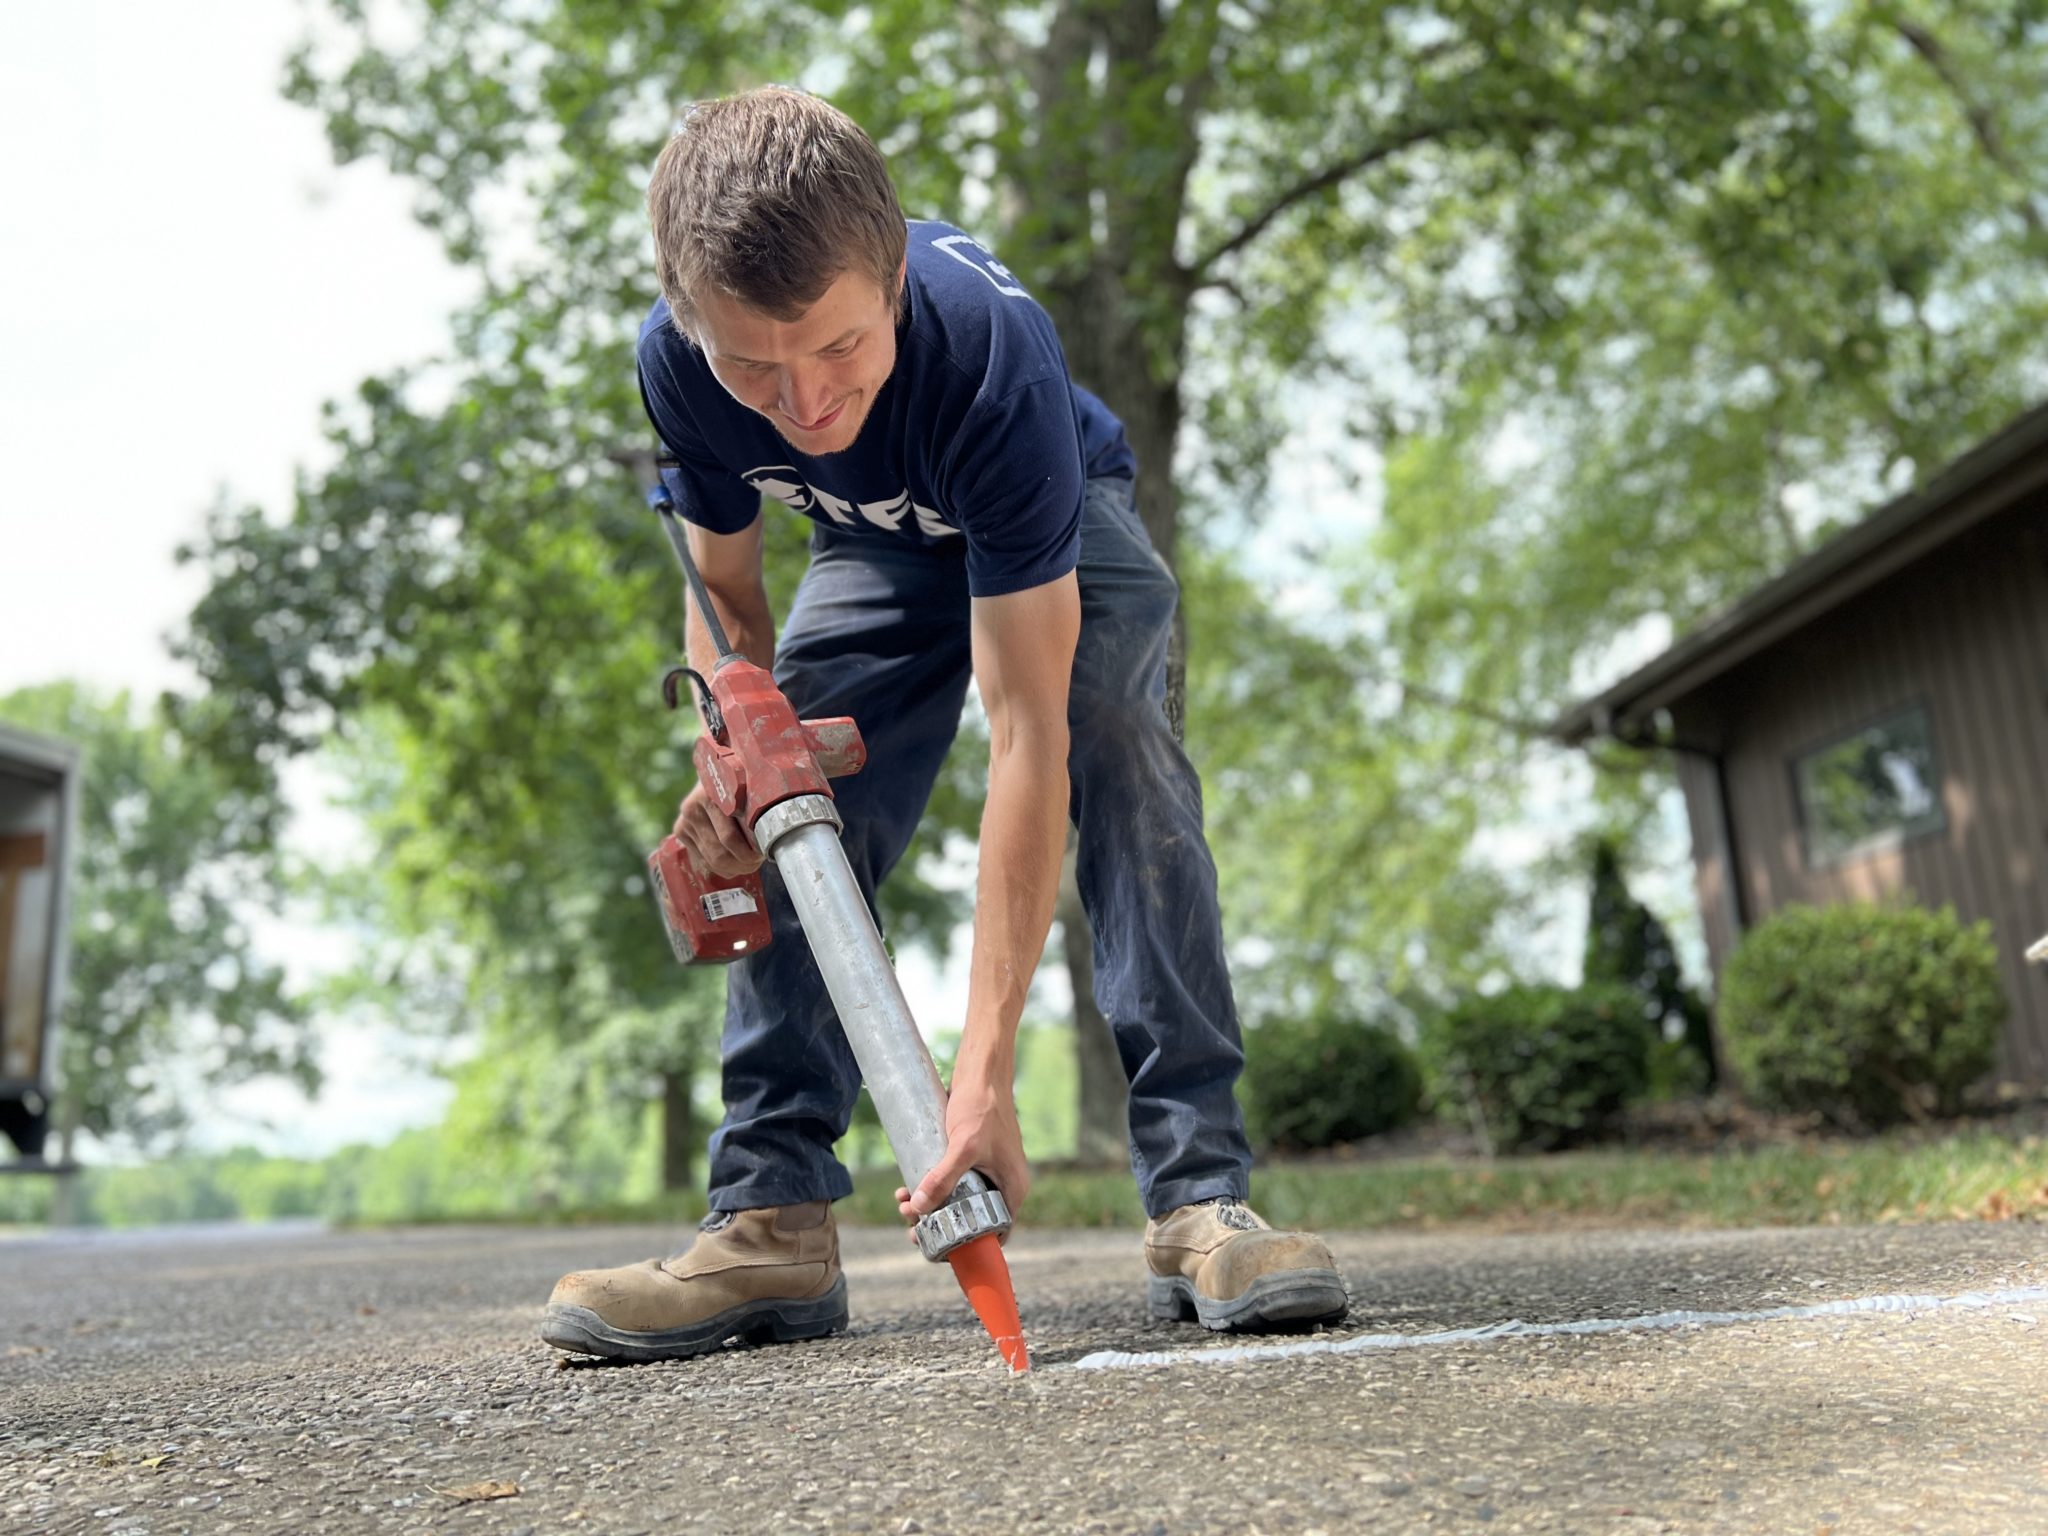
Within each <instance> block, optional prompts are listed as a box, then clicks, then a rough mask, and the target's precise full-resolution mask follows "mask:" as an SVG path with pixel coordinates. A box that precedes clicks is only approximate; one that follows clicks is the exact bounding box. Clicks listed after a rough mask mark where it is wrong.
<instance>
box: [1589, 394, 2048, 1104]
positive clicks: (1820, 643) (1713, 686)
mask: <svg viewBox="0 0 2048 1536" xmlns="http://www.w3.org/2000/svg"><path fill="white" fill-rule="evenodd" d="M1556 729H1557V731H1558V733H1559V735H1560V736H1561V738H1562V739H1564V740H1566V741H1572V742H1581V741H1585V740H1587V739H1589V738H1591V737H1593V736H1596V735H1609V736H1613V737H1615V738H1616V739H1618V740H1621V741H1625V742H1629V743H1633V744H1637V745H1646V746H1647V745H1656V746H1661V747H1666V748H1670V749H1673V750H1674V751H1675V753H1676V757H1677V762H1678V775H1679V782H1680V784H1681V786H1682V787H1683V789H1684V792H1685V803H1686V810H1687V814H1688V818H1689V820H1690V822H1691V825H1692V843H1693V857H1694V865H1695V872H1696V876H1697V883H1698V894H1699V903H1700V913H1701V917H1702V919H1703V920H1704V924H1705V928H1706V939H1707V949H1708V953H1709V956H1710V958H1711V960H1712V963H1713V968H1714V971H1715V973H1716V975H1718V974H1719V972H1720V968H1721V965H1722V963H1723V961H1724V960H1725V959H1726V957H1727V955H1728V953H1729V951H1730V949H1732V948H1733V946H1734V943H1735V941H1736V939H1737V938H1738V937H1739V936H1740V934H1741V933H1742V931H1743V930H1744V929H1745V928H1746V927H1748V926H1749V925H1750V924H1752V923H1754V922H1756V921H1758V920H1759V919H1761V918H1763V917H1767V916H1768V915H1770V914H1771V913H1772V912H1774V911H1776V910H1777V909H1778V908H1780V907H1783V906H1785V905H1787V904H1790V903H1795V902H1804V903H1812V904H1822V903H1827V902H1833V901H1843V900H1852V899H1857V898H1879V897H1883V896H1887V895H1892V894H1904V895H1907V896H1909V897H1910V898H1911V899H1913V900H1914V901H1916V902H1918V903H1920V904H1921V905H1924V906H1937V907H1938V906H1943V905H1952V906H1953V907H1954V908H1955V909H1956V912H1957V913H1958V915H1960V916H1961V917H1963V918H1964V919H1965V920H1968V921H1975V920H1977V919H1980V918H1981V919H1988V920H1989V921H1990V923H1991V928H1992V934H1993V936H1994V939H1995V940H1996V942H1997V945H1998V953H1999V970H2000V980H2001V981H2002V983H2003V984H2004V988H2005V993H2006V997H2007V1000H2008V1001H2009V1002H2010V1004H2011V1007H2012V1013H2011V1017H2010V1019H2009V1020H2008V1022H2007V1025H2006V1032H2005V1037H2004V1042H2003V1046H2002V1050H2001V1056H2000V1062H1999V1070H2000V1072H2001V1073H2002V1074H2003V1075H2004V1076H2006V1077H2008V1078H2011V1079H2015V1080H2018V1081H2021V1082H2025V1083H2030V1084H2035V1085H2041V1084H2048V968H2044V967H2042V966H2038V965H2029V964H2028V963H2027V961H2026V951H2027V949H2028V947H2029V945H2031V944H2032V943H2034V941H2035V940H2036V939H2037V938H2038V937H2039V936H2040V935H2041V934H2042V933H2043V932H2048V406H2043V407H2041V408H2039V409H2036V410H2034V411H2032V412H2029V413H2028V414H2027V415H2025V416H2022V417H2021V418H2019V419H2018V420H2017V421H2015V422H2013V423H2012V424H2011V425H2010V426H2008V427H2007V428H2006V429H2005V430H2004V431H2002V432H2000V433H1998V434H1997V435H1996V436H1995V437H1992V438H1991V439H1989V440H1988V441H1986V442H1984V443H1982V444H1980V445H1979V446H1978V447H1976V448H1975V449H1973V450H1972V451H1971V452H1970V453H1968V454H1967V455H1965V456H1964V457H1963V458H1962V459H1960V460H1958V461H1957V462H1956V463H1954V464H1953V465H1951V466H1950V467H1949V468H1947V469H1946V470H1944V471H1943V472H1942V473H1941V474H1940V475H1938V476H1936V477H1935V478H1934V479H1933V480H1932V481H1930V482H1929V483H1928V484H1927V485H1926V487H1925V488H1924V489H1922V490H1919V491H1916V492H1914V493H1912V494H1910V495H1908V496H1904V497H1902V498H1900V499H1899V500H1897V501H1894V502H1892V503H1890V504H1889V505H1887V506H1884V507H1882V508H1880V509H1879V510H1878V511H1877V512H1875V513H1873V514H1872V515H1871V516H1870V517H1868V518H1867V519H1865V520H1864V521H1863V522H1861V523H1859V524H1857V525H1856V526H1855V527H1853V528H1851V529H1849V530H1848V531H1847V532H1845V533H1843V534H1841V535H1839V536H1838V537H1836V538H1835V539H1833V540H1832V541H1830V542H1829V543H1828V544H1826V545H1825V546H1823V547H1822V548H1820V549H1818V550H1815V551H1814V552H1813V553H1812V554H1810V555H1809V556H1807V557H1806V558H1805V559H1803V560H1801V561H1800V562H1799V563H1798V564H1796V565H1794V566H1793V567H1792V568H1791V569H1790V570H1788V571H1786V572H1785V573H1784V574H1783V575H1781V576H1779V577H1778V578H1777V579H1775V580H1773V581H1771V582H1769V583H1767V584H1766V585H1765V586H1763V587H1761V588H1759V589H1758V590H1757V591H1755V592H1754V593H1752V594H1750V595H1749V596H1748V597H1746V598H1744V599H1743V600H1742V601H1741V602H1739V603H1737V604H1736V605H1735V606H1734V607H1732V608H1730V609H1729V610H1727V611H1726V612H1724V613H1723V614H1721V615H1720V616H1719V617H1717V618H1715V619H1714V620H1712V621H1711V622H1709V623H1707V624H1705V625H1703V626H1702V627H1701V628H1699V629H1698V630H1696V631H1695V632H1693V633H1692V634H1689V635H1687V636H1685V637H1684V638H1683V639H1681V640H1679V641H1678V642H1677V643H1676V644H1674V645H1673V646H1672V647H1671V648H1670V649H1669V650H1667V651H1666V652H1664V654H1663V655H1661V656H1659V657H1657V658H1656V659H1655V660H1654V661H1652V662H1650V663H1649V664H1648V665H1647V666H1644V667H1642V668H1640V669H1639V670H1637V671H1636V672H1634V673H1632V674H1631V675H1630V676H1628V677H1626V678H1624V679H1622V680H1621V681H1620V682H1619V683H1616V684H1615V685H1614V686H1613V687H1612V688H1609V689H1608V690H1607V691H1606V692H1604V693H1602V694H1600V695H1599V696H1598V697H1596V698H1592V699H1588V700H1586V701H1585V702H1583V703H1581V704H1579V705H1578V706H1576V707H1575V708H1574V709H1572V710H1570V711H1569V712H1568V713H1566V714H1565V715H1564V716H1562V717H1561V718H1560V719H1559V720H1558V722H1557V724H1556Z"/></svg>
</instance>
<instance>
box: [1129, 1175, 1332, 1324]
mask: <svg viewBox="0 0 2048 1536" xmlns="http://www.w3.org/2000/svg"><path fill="white" fill-rule="evenodd" d="M1145 1265H1146V1267H1147V1268H1148V1269H1149V1270H1150V1271H1151V1274H1150V1276H1149V1278H1148V1280H1147V1282H1146V1300H1147V1301H1149V1302H1150V1303H1151V1305H1152V1315H1153V1316H1154V1317H1158V1318H1164V1319H1165V1320H1167V1321H1169V1322H1185V1321H1187V1320H1188V1319H1190V1318H1193V1319H1195V1320H1197V1321H1199V1322H1200V1323H1201V1325H1202V1326H1203V1327H1204V1328H1213V1329H1215V1330H1217V1331H1218V1332H1222V1331H1225V1330H1237V1331H1242V1332H1257V1331H1263V1330H1267V1329H1276V1328H1307V1327H1310V1326H1311V1325H1313V1324H1316V1323H1335V1322H1341V1321H1342V1320H1343V1318H1344V1314H1345V1312H1346V1311H1347V1310H1349V1308H1350V1305H1351V1299H1350V1297H1349V1296H1347V1295H1346V1294H1345V1291H1344V1277H1343V1276H1342V1275H1340V1274H1339V1273H1337V1262H1336V1260H1335V1259H1333V1258H1331V1257H1330V1250H1329V1249H1328V1248H1326V1247H1325V1246H1324V1245H1323V1240H1322V1239H1321V1238H1320V1237H1317V1236H1315V1235H1314V1234H1313V1233H1309V1232H1275V1231H1274V1230H1273V1229H1272V1228H1271V1227H1269V1226H1267V1225H1266V1223H1265V1222H1264V1221H1263V1220H1261V1219H1260V1217H1259V1215H1258V1213H1257V1212H1255V1211H1254V1210H1253V1209H1252V1208H1251V1207H1250V1206H1248V1205H1246V1204H1245V1203H1244V1202H1243V1201H1242V1200H1239V1199H1236V1198H1235V1197H1233V1196H1230V1195H1225V1196H1223V1197H1221V1198H1220V1199H1216V1200H1203V1201H1201V1202H1199V1203H1197V1204H1195V1205H1184V1206H1182V1207H1180V1209H1179V1210H1176V1211H1169V1212H1168V1213H1167V1214H1166V1215H1164V1216H1161V1217H1160V1218H1159V1219H1158V1220H1156V1221H1148V1222H1146V1223H1145Z"/></svg>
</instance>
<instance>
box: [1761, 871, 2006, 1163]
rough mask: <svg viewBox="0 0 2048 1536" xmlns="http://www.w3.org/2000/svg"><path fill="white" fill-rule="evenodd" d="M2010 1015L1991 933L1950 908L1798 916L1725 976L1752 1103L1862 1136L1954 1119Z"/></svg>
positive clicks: (1791, 913) (1847, 908)
mask: <svg viewBox="0 0 2048 1536" xmlns="http://www.w3.org/2000/svg"><path fill="white" fill-rule="evenodd" d="M2005 1006H2006V1005H2005V997H2004V994H2003V993H2002V992H2001V991H2000V989H1999V985H1998V956H1997V951H1996V950H1995V949H1994V948H1993V946H1992V943H1991V928H1990V925H1989V924H1988V923H1977V924H1975V925H1973V926H1971V927H1965V926H1964V925H1963V924H1962V923H1961V922H1960V921H1959V920H1958V919H1957V917H1956V915H1955V912H1954V910H1953V909H1951V908H1947V907H1944V908H1943V909H1942V910H1941V911H1939V912H1929V911H1927V910H1925V909H1923V908H1919V907H1878V906H1872V905H1870V904H1868V903H1853V904H1847V905H1842V906H1832V907H1787V908H1785V910H1783V911H1782V912H1779V913H1777V914H1775V915H1774V916H1772V917H1770V918H1767V919H1765V920H1764V921H1763V922H1761V923H1759V924H1758V925H1757V926H1756V927H1755V928H1754V929H1753V930H1751V931H1750V933H1749V934H1747V935H1746V936H1745V937H1744V938H1743V940H1742V942H1741V943H1740V944H1739V945H1737V946H1736V948H1735V952H1734V953H1733V954H1732V955H1730V956H1729V957H1728V963H1727V965H1726V967H1725V968H1724V969H1723V971H1722V976H1721V1036H1722V1039H1723V1041H1724V1042H1725V1043H1726V1046H1727V1050H1728V1056H1729V1060H1730V1061H1731V1062H1732V1063H1733V1065H1734V1066H1735V1069H1736V1070H1737V1071H1738V1072H1739V1073H1740V1074H1741V1076H1742V1080H1743V1083H1744V1085H1745V1087H1746V1088H1747V1090H1748V1092H1749V1095H1750V1097H1751V1098H1752V1099H1753V1100H1754V1101H1755V1102H1756V1103H1757V1104H1759V1105H1761V1106H1762V1107H1764V1108H1767V1109H1784V1110H1795V1111H1805V1110H1811V1111H1818V1112H1819V1113H1820V1114H1822V1115H1824V1116H1826V1117H1827V1118H1828V1119H1830V1120H1832V1121H1834V1122H1835V1123H1836V1124H1838V1125H1842V1126H1845V1127H1850V1128H1855V1129H1867V1128H1874V1127H1877V1126H1883V1125H1891V1124H1895V1123H1896V1122H1898V1121H1899V1120H1901V1119H1904V1118H1907V1117H1909V1116H1918V1115H1920V1114H1923V1113H1924V1112H1925V1110H1926V1108H1928V1107H1931V1108H1933V1109H1934V1110H1936V1111H1937V1112H1939V1113H1942V1114H1953V1113H1954V1112H1955V1111H1956V1110H1957V1109H1958V1108H1959V1107H1960V1105H1961V1100H1962V1093H1963V1090H1964V1089H1965V1088H1967V1087H1968V1086H1969V1085H1970V1084H1971V1083H1973V1082H1975V1081H1976V1080H1977V1079H1978V1078H1979V1077H1981V1076H1983V1075H1984V1073H1985V1072H1987V1071H1989V1070H1990V1068H1991V1064H1992V1060H1993V1058H1994V1056H1995V1054H1996V1051H1997V1045H1998V1030H1999V1026H2000V1025H2001V1024H2002V1023H2003V1022H2004V1020H2005Z"/></svg>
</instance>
